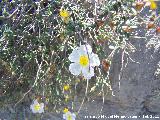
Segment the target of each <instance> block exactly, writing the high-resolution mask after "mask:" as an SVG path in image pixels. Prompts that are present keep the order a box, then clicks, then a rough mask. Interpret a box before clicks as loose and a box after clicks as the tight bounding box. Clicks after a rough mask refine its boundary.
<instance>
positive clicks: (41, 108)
mask: <svg viewBox="0 0 160 120" xmlns="http://www.w3.org/2000/svg"><path fill="white" fill-rule="evenodd" d="M43 112H44V103H41V104H40V110H39V113H43Z"/></svg>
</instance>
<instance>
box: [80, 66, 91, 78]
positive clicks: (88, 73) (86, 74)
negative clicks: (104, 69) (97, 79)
mask: <svg viewBox="0 0 160 120" xmlns="http://www.w3.org/2000/svg"><path fill="white" fill-rule="evenodd" d="M82 73H83V76H84V78H85V79H91V77H93V76H94V69H93V68H92V67H90V69H89V67H86V68H83V69H82Z"/></svg>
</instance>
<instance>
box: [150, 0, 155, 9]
mask: <svg viewBox="0 0 160 120" xmlns="http://www.w3.org/2000/svg"><path fill="white" fill-rule="evenodd" d="M150 9H152V10H155V9H157V4H156V2H154V1H151V5H150Z"/></svg>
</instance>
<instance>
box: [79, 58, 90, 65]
mask: <svg viewBox="0 0 160 120" xmlns="http://www.w3.org/2000/svg"><path fill="white" fill-rule="evenodd" d="M79 63H80V65H82V66H83V67H86V66H87V65H88V63H89V59H88V56H87V55H82V56H80V59H79Z"/></svg>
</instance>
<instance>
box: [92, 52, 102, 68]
mask: <svg viewBox="0 0 160 120" xmlns="http://www.w3.org/2000/svg"><path fill="white" fill-rule="evenodd" d="M89 57H90V66H93V67H94V66H99V65H100V60H99V57H98V55H97V54H94V53H92V54H90V55H89Z"/></svg>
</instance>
